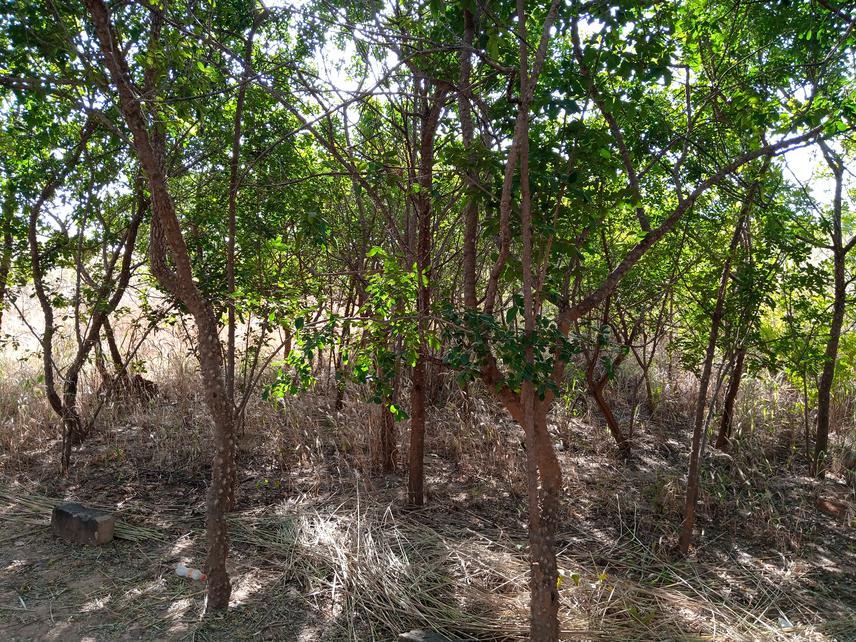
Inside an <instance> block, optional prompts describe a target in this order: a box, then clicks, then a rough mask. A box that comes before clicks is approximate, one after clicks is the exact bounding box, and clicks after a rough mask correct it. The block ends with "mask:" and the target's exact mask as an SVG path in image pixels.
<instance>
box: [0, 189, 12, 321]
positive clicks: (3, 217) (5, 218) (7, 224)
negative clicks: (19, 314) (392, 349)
mask: <svg viewBox="0 0 856 642" xmlns="http://www.w3.org/2000/svg"><path fill="white" fill-rule="evenodd" d="M14 221H15V194H14V192H13V191H12V190H11V189H9V188H7V189H6V190H5V193H4V195H3V209H2V212H0V227H2V230H3V248H2V250H0V329H2V328H3V310H4V309H5V308H6V294H7V292H8V291H9V275H10V273H11V271H12V250H13V249H14V243H15V237H14V235H13V234H12V225H13V224H14Z"/></svg>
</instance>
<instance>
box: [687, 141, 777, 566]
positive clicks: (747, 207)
mask: <svg viewBox="0 0 856 642" xmlns="http://www.w3.org/2000/svg"><path fill="white" fill-rule="evenodd" d="M769 164H770V158H769V156H768V157H767V158H766V160H765V162H764V167H763V169H762V172H761V176H763V175H764V173H766V169H767V167H769ZM760 189H761V178H758V179H757V180H756V181H755V182H754V183H752V185H751V187H750V188H749V192H748V193H747V195H746V198H745V200H744V202H743V206H742V208H741V211H740V215H739V217H738V219H737V225H735V227H734V233H733V234H732V236H731V243H730V244H729V246H728V253H727V255H726V257H725V263H724V264H723V266H722V273H721V275H720V279H719V289H718V291H717V294H716V305H715V307H714V309H713V314H712V315H711V320H710V337H709V338H708V342H707V350H706V352H705V357H704V365H703V367H702V373H701V377H700V378H699V386H698V397H697V399H696V404H695V417H694V419H693V439H692V449H691V451H690V465H689V471H688V473H687V494H686V499H685V502H684V520H683V523H682V524H681V534H680V537H679V540H678V549H679V550H680V552H681V554H682V555H686V554H687V553H688V552H689V549H690V544H691V543H692V537H693V528H694V527H695V509H696V500H697V498H698V478H699V465H700V462H701V444H702V437H703V432H704V429H705V410H706V408H707V391H708V387H709V385H710V374H711V370H712V369H713V359H714V356H715V355H716V345H717V341H718V340H719V331H720V328H721V326H722V317H723V313H724V311H725V297H726V293H727V291H728V282H729V280H730V278H731V263H732V261H733V260H734V253H735V251H736V250H737V244H738V242H739V241H740V236H741V234H742V233H743V229H744V228H745V226H746V225H747V224H748V220H749V216H750V214H751V212H752V206H753V203H754V200H755V197H756V196H757V195H758V192H759V191H760Z"/></svg>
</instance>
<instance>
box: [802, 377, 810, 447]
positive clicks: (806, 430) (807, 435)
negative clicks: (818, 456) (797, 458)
mask: <svg viewBox="0 0 856 642" xmlns="http://www.w3.org/2000/svg"><path fill="white" fill-rule="evenodd" d="M802 378H803V432H804V433H805V455H806V458H810V455H809V453H810V452H811V425H810V424H809V420H808V417H809V410H808V373H807V372H805V371H803V373H802Z"/></svg>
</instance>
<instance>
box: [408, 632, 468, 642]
mask: <svg viewBox="0 0 856 642" xmlns="http://www.w3.org/2000/svg"><path fill="white" fill-rule="evenodd" d="M398 642H462V640H458V639H454V640H453V639H451V638H447V637H446V636H445V635H440V634H439V633H435V632H434V631H426V630H425V629H414V630H413V631H408V632H407V633H402V634H401V635H399V636H398Z"/></svg>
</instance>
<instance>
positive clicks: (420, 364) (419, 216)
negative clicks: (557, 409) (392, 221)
mask: <svg viewBox="0 0 856 642" xmlns="http://www.w3.org/2000/svg"><path fill="white" fill-rule="evenodd" d="M424 82H428V81H427V79H426V80H424ZM447 93H448V89H447V88H446V87H444V86H439V87H437V88H436V89H435V90H434V92H433V95H432V96H431V97H430V99H428V98H427V97H426V99H425V100H426V103H427V104H426V106H425V109H424V111H423V114H422V118H421V121H422V122H421V126H422V132H421V136H420V143H419V177H418V182H417V184H418V185H419V193H418V194H417V195H416V198H415V202H416V203H415V204H416V234H417V241H416V278H417V299H416V313H417V317H418V323H419V355H418V357H417V359H416V365H415V366H414V367H413V382H412V386H413V387H412V390H411V395H410V455H409V463H410V470H409V473H408V478H407V498H408V502H409V503H410V504H411V505H413V506H421V505H422V504H423V502H424V492H425V468H424V467H425V384H426V374H427V368H428V332H429V331H430V328H429V315H430V312H431V278H432V276H431V244H432V243H431V241H432V233H431V219H432V213H431V201H432V198H433V197H432V194H431V191H432V188H433V183H434V140H435V137H436V134H437V127H438V125H439V122H440V114H441V112H442V110H443V102H444V101H445V98H446V94H447Z"/></svg>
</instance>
